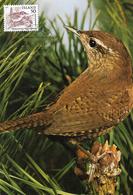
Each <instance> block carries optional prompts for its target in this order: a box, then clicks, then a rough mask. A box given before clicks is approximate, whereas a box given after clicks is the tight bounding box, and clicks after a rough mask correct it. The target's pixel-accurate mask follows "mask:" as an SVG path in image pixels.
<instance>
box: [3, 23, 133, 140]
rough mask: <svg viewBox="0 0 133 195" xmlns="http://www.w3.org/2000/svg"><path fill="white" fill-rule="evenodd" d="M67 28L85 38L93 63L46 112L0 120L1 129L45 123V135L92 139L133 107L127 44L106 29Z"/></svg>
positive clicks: (89, 56) (43, 124) (6, 129)
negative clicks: (105, 30)
mask: <svg viewBox="0 0 133 195" xmlns="http://www.w3.org/2000/svg"><path fill="white" fill-rule="evenodd" d="M66 28H67V29H68V30H69V31H71V32H73V33H75V34H76V35H77V36H78V37H79V39H80V40H81V42H82V44H83V47H84V48H85V50H86V54H87V57H88V61H89V62H88V64H89V67H88V68H87V69H86V70H85V71H84V72H83V73H82V74H81V75H80V76H79V77H78V78H77V79H76V80H75V81H74V82H72V83H71V84H70V85H69V86H68V87H67V88H65V89H64V91H63V92H62V94H61V95H60V97H59V98H58V100H57V101H56V102H55V103H54V104H53V105H51V106H49V108H48V109H46V110H45V111H44V112H40V113H36V114H32V115H29V116H27V117H24V118H19V119H16V120H11V121H6V122H3V123H0V131H1V132H2V131H10V130H18V129H22V128H33V127H41V129H43V133H44V134H45V135H58V136H66V137H75V138H76V137H81V138H83V139H84V138H90V139H92V138H96V137H97V136H99V135H101V134H104V133H106V132H107V131H108V129H110V128H112V127H113V126H116V125H117V124H118V123H119V122H120V121H122V120H123V119H124V118H125V117H126V116H127V115H128V113H129V112H130V111H131V109H132V106H133V83H132V69H131V58H130V56H129V54H128V51H127V49H126V48H125V46H124V44H123V43H122V42H121V41H120V40H118V39H117V38H115V37H114V36H112V35H111V34H109V33H106V32H101V31H80V30H76V29H74V28H72V27H66Z"/></svg>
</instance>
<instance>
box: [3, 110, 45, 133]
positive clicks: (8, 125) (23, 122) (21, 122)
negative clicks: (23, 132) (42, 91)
mask: <svg viewBox="0 0 133 195" xmlns="http://www.w3.org/2000/svg"><path fill="white" fill-rule="evenodd" d="M47 119H48V117H47V115H46V113H45V112H39V113H36V114H32V115H29V116H26V117H23V118H18V119H16V120H9V121H5V122H2V123H0V132H4V131H15V130H19V129H23V128H28V129H29V128H33V127H39V126H45V125H47V123H48V120H47Z"/></svg>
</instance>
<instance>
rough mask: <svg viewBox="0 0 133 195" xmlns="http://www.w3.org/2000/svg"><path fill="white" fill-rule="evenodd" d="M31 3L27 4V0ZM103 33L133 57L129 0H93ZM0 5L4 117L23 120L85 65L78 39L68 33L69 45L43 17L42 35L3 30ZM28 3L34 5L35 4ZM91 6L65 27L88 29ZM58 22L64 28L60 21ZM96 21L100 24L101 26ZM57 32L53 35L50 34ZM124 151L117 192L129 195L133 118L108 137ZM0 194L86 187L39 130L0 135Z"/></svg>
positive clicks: (0, 111) (0, 114)
mask: <svg viewBox="0 0 133 195" xmlns="http://www.w3.org/2000/svg"><path fill="white" fill-rule="evenodd" d="M27 2H28V1H27ZM92 2H93V3H94V6H95V8H96V20H95V21H94V23H93V24H92V23H91V21H89V23H91V24H92V25H91V26H90V27H91V28H93V27H95V25H96V24H97V25H98V26H99V28H100V29H102V30H105V31H109V32H111V33H114V34H115V35H117V36H118V37H120V38H121V39H122V40H123V41H124V43H125V44H126V46H127V47H128V48H129V50H130V53H133V46H132V45H133V43H132V42H133V27H132V25H131V24H132V23H131V22H132V17H133V16H132V11H130V10H131V8H132V6H133V5H132V6H131V7H130V6H129V4H130V3H128V1H121V4H120V3H119V1H115V0H114V1H106V0H104V1H102V0H99V1H97V0H94V1H92ZM11 3H14V4H15V3H16V4H17V3H19V1H18V0H16V1H15V2H12V1H11V0H6V2H5V1H1V2H0V24H1V25H0V51H1V52H0V119H1V121H3V120H5V119H7V118H14V117H17V116H24V115H27V114H28V113H31V112H32V113H33V112H35V111H38V110H42V109H44V105H47V104H48V103H50V102H52V101H53V100H54V99H55V96H56V95H57V93H58V92H59V91H60V90H61V89H63V88H64V87H65V86H66V85H68V84H69V83H70V82H71V81H72V80H74V79H75V78H76V77H77V76H78V75H79V74H80V73H81V72H82V71H83V70H84V69H85V68H86V66H87V60H86V56H85V53H84V51H83V48H82V46H81V44H80V42H79V40H78V39H77V38H76V37H75V36H74V35H73V34H71V33H69V34H68V44H67V45H66V44H65V43H64V41H63V33H61V32H60V30H59V29H58V28H57V25H56V21H52V22H50V27H49V29H48V27H47V25H46V22H47V19H46V18H45V17H44V16H43V15H41V16H40V22H39V28H40V29H39V32H28V33H17V32H16V33H5V32H3V4H11ZM29 3H32V2H31V1H30V2H29ZM88 9H89V4H88V8H87V9H86V10H85V12H84V13H83V19H82V21H81V23H80V24H79V21H78V11H75V15H74V19H73V21H71V20H70V18H69V17H67V24H68V25H72V26H75V27H78V28H80V29H84V24H85V20H86V19H87V12H88ZM56 19H58V20H60V21H61V22H62V25H63V24H64V21H62V19H61V18H60V17H57V18H56ZM97 21H98V23H97ZM50 32H53V34H54V35H51V34H50ZM109 140H110V143H111V144H112V143H115V144H116V145H117V146H118V148H119V149H120V151H121V152H122V161H121V168H122V174H121V178H120V181H118V182H119V185H118V190H117V191H118V194H130V192H131V189H132V186H133V176H132V174H131V173H132V171H131V170H132V169H133V155H132V154H133V144H132V140H133V133H132V114H131V116H130V117H129V118H128V119H127V120H125V121H124V123H121V124H120V125H119V126H118V127H117V128H116V129H115V130H114V131H112V132H111V133H110V135H109ZM0 159H1V160H0V194H11V195H14V194H52V195H54V194H55V195H56V194H62V195H67V194H68V195H69V194H70V193H67V192H71V193H77V194H83V193H84V188H83V185H82V184H81V183H80V181H79V179H78V178H77V177H76V176H75V175H74V173H73V167H74V165H75V160H74V159H73V156H72V154H71V153H70V151H67V149H66V148H65V147H63V145H62V144H60V143H59V142H55V141H54V140H49V139H48V138H45V137H44V136H43V135H42V134H40V133H39V132H38V131H37V130H35V129H33V130H28V129H25V130H21V131H18V132H11V133H3V134H0Z"/></svg>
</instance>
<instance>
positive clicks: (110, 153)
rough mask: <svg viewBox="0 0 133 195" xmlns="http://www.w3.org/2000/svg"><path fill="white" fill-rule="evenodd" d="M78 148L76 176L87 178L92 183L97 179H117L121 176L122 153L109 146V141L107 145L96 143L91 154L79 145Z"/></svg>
mask: <svg viewBox="0 0 133 195" xmlns="http://www.w3.org/2000/svg"><path fill="white" fill-rule="evenodd" d="M77 148H78V149H77V167H76V168H75V173H76V175H79V176H81V177H82V178H87V179H88V181H89V182H90V181H92V180H93V179H95V178H99V179H100V178H102V176H107V177H115V176H117V175H119V174H120V172H121V170H120V168H119V161H120V156H121V153H120V151H118V150H117V147H116V146H115V145H113V146H109V144H108V141H106V142H105V144H101V143H99V142H95V143H94V144H93V146H92V148H91V152H90V151H88V150H85V149H84V148H83V147H81V146H80V145H79V144H78V145H77Z"/></svg>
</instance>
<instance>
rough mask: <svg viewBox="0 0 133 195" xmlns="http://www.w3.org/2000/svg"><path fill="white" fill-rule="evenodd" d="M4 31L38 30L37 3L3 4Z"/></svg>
mask: <svg viewBox="0 0 133 195" xmlns="http://www.w3.org/2000/svg"><path fill="white" fill-rule="evenodd" d="M4 31H5V32H12V31H38V5H4Z"/></svg>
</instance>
